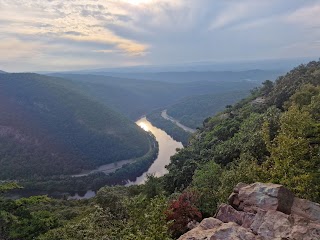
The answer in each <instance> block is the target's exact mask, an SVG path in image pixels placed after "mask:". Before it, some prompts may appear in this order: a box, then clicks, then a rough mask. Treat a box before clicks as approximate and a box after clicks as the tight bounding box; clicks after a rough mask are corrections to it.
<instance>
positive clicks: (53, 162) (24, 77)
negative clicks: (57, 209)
mask: <svg viewBox="0 0 320 240" xmlns="http://www.w3.org/2000/svg"><path fill="white" fill-rule="evenodd" d="M71 88H72V85H71V84H70V83H69V82H68V81H65V80H63V79H58V78H52V77H47V76H43V75H38V74H28V73H21V74H1V75H0V112H1V114H0V169H1V172H0V178H1V179H16V178H29V177H36V176H51V175H63V174H71V173H78V172H80V171H81V170H83V169H92V168H94V167H96V166H99V165H102V164H106V163H110V162H115V161H118V160H124V159H130V158H135V157H140V156H142V155H144V154H145V153H147V152H148V151H149V145H150V143H149V137H148V135H147V133H145V132H144V131H143V130H142V129H140V128H139V127H138V126H136V125H135V124H134V123H133V122H130V121H129V120H127V119H126V118H125V117H124V116H122V115H120V114H118V113H116V112H115V111H113V110H111V109H110V108H107V107H106V106H105V105H102V104H100V103H98V102H95V101H93V100H90V99H89V98H88V97H87V96H85V95H82V94H80V93H78V92H76V91H74V90H72V89H71Z"/></svg>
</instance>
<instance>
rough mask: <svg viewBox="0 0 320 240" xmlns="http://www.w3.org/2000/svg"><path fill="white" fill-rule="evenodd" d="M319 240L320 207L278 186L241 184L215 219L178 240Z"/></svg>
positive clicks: (221, 207) (205, 221)
mask: <svg viewBox="0 0 320 240" xmlns="http://www.w3.org/2000/svg"><path fill="white" fill-rule="evenodd" d="M200 239H201V240H206V239H208V240H209V239H210V240H220V239H221V240H228V239H230V240H269V239H277V240H285V239H287V240H289V239H292V240H320V204H317V203H314V202H310V201H308V200H305V199H300V198H297V197H295V196H294V194H293V193H292V192H290V191H289V190H288V189H286V188H285V187H283V186H282V185H278V184H271V183H253V184H250V185H247V184H243V183H239V184H238V185H237V186H236V187H235V189H234V191H233V193H232V194H231V195H230V197H229V205H227V204H222V205H221V206H220V207H219V209H218V211H217V213H216V215H215V218H213V217H212V218H206V219H204V220H203V221H202V222H201V223H200V224H199V225H198V226H197V227H195V228H194V229H192V230H191V231H189V232H187V233H186V234H184V235H182V236H181V237H180V238H179V240H200Z"/></svg>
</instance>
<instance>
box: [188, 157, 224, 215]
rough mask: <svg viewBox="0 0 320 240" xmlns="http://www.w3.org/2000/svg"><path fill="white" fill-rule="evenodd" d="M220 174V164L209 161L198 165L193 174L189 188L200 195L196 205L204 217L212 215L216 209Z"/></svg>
mask: <svg viewBox="0 0 320 240" xmlns="http://www.w3.org/2000/svg"><path fill="white" fill-rule="evenodd" d="M221 174H222V168H221V166H220V165H218V164H216V163H215V162H214V161H210V162H208V163H206V164H204V165H203V166H201V167H199V168H198V169H197V170H196V171H195V173H194V175H193V180H192V183H191V189H192V190H193V191H196V192H197V193H198V194H199V196H200V197H199V202H198V206H199V210H200V211H201V212H202V215H203V216H204V217H209V216H212V215H213V214H214V212H215V211H216V209H217V205H218V203H219V195H218V189H219V187H220V185H221Z"/></svg>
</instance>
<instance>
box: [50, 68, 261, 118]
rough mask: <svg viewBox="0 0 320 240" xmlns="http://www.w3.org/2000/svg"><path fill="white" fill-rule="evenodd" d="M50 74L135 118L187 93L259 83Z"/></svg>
mask: <svg viewBox="0 0 320 240" xmlns="http://www.w3.org/2000/svg"><path fill="white" fill-rule="evenodd" d="M199 74H200V73H199ZM54 76H59V77H63V78H66V79H70V80H72V82H74V83H75V85H76V86H77V88H78V89H79V90H80V91H83V92H84V93H86V94H89V95H90V96H92V97H94V98H96V99H97V100H98V101H100V102H102V103H104V104H107V106H110V107H112V108H113V109H116V110H117V111H119V112H121V113H123V114H125V115H126V116H128V117H129V118H130V119H132V120H137V118H139V117H141V116H142V115H145V114H146V113H149V112H151V111H153V110H155V109H157V108H164V107H166V106H169V105H172V104H174V103H176V102H178V101H179V100H181V99H183V98H185V97H188V96H194V95H202V94H218V93H219V94H223V93H225V92H230V91H241V90H244V91H249V90H250V89H252V88H254V87H256V86H258V85H259V84H260V83H259V82H256V81H246V80H232V81H231V80H230V81H223V80H216V81H200V80H199V81H194V82H180V83H175V82H161V81H151V80H137V79H128V78H117V77H110V76H98V75H80V74H54Z"/></svg>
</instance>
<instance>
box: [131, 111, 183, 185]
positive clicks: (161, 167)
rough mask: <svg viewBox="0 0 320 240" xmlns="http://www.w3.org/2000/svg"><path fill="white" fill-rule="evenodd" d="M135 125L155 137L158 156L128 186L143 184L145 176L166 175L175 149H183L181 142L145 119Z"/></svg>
mask: <svg viewBox="0 0 320 240" xmlns="http://www.w3.org/2000/svg"><path fill="white" fill-rule="evenodd" d="M136 124H137V125H139V126H140V127H141V128H142V129H144V130H145V131H150V132H151V133H152V134H153V135H154V136H155V138H156V140H157V142H158V143H159V154H158V157H157V159H156V160H155V161H154V162H153V164H152V165H151V166H150V168H149V170H148V171H147V172H145V173H144V174H143V175H142V176H140V177H138V178H137V179H136V180H135V181H134V182H129V183H128V184H127V185H128V186H129V185H136V184H142V183H144V182H145V181H146V179H147V174H154V175H155V176H156V177H161V176H163V175H164V174H166V173H167V172H168V171H167V169H166V168H165V166H166V165H168V164H169V163H170V157H171V156H172V155H174V154H175V153H176V149H177V148H183V145H182V143H181V142H177V141H175V140H173V139H172V137H170V136H169V135H168V134H167V133H166V132H165V131H163V130H161V129H159V128H156V127H155V126H153V125H152V124H151V123H150V122H149V121H148V120H147V119H146V118H145V117H143V118H141V119H139V120H138V121H137V122H136Z"/></svg>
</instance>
